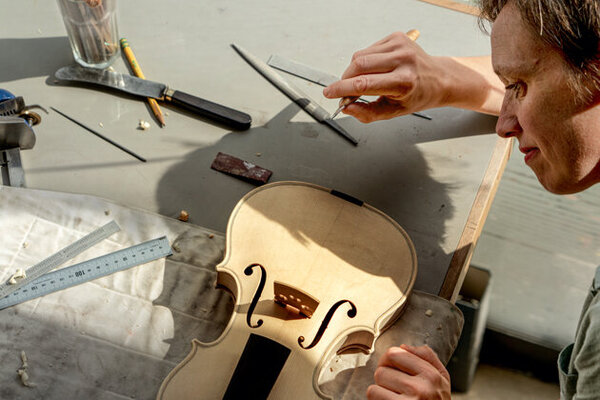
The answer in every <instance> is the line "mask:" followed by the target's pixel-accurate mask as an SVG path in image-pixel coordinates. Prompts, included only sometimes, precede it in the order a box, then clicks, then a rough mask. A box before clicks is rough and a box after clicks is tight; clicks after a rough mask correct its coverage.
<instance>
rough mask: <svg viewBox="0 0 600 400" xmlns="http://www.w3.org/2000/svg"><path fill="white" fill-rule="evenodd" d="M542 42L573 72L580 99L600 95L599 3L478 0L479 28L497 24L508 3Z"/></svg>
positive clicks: (588, 0) (590, 0) (593, 0)
mask: <svg viewBox="0 0 600 400" xmlns="http://www.w3.org/2000/svg"><path fill="white" fill-rule="evenodd" d="M509 1H511V2H513V3H514V5H515V6H516V7H517V9H518V11H519V13H520V14H521V18H523V21H524V22H525V23H526V24H528V26H529V28H530V29H531V30H532V32H533V33H534V34H536V35H539V37H540V39H541V40H542V41H543V42H545V43H546V44H548V45H549V46H551V47H552V48H554V49H556V50H557V51H559V52H560V53H561V54H562V55H563V58H564V59H565V61H566V63H567V65H568V67H569V70H570V72H572V73H571V74H569V75H570V78H571V79H570V84H571V87H572V88H573V89H575V90H576V91H577V92H578V93H579V94H580V96H582V97H583V98H589V97H590V96H593V97H596V96H597V93H598V92H599V91H600V54H599V53H600V49H599V44H600V1H598V0H478V3H479V7H480V10H481V15H480V20H479V21H480V26H481V27H482V28H483V29H484V30H486V31H487V29H486V25H485V21H486V20H487V21H491V22H493V21H495V20H496V18H497V17H498V14H499V13H500V11H501V10H502V8H503V7H504V6H505V5H506V4H507V3H508V2H509Z"/></svg>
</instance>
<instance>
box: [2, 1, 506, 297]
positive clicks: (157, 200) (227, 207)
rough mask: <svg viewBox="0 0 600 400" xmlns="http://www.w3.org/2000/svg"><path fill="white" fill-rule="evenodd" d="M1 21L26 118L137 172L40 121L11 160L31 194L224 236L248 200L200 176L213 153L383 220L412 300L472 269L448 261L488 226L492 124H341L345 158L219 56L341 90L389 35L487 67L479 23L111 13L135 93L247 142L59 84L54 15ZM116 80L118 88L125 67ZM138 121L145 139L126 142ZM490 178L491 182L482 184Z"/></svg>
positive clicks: (32, 8) (443, 14) (20, 5)
mask: <svg viewBox="0 0 600 400" xmlns="http://www.w3.org/2000/svg"><path fill="white" fill-rule="evenodd" d="M3 14H4V15H5V16H10V18H5V19H4V21H3V24H2V26H1V27H0V54H2V57H1V58H0V87H2V88H5V89H8V90H10V91H11V92H13V93H15V94H16V95H21V96H23V97H24V98H25V100H26V102H27V103H28V104H40V105H42V106H44V107H46V108H47V109H48V108H49V107H51V106H52V107H55V108H57V109H58V110H60V111H62V112H64V113H66V114H68V115H69V116H71V117H73V118H75V119H77V120H79V121H81V122H83V123H84V124H87V125H88V126H90V127H92V128H94V129H96V130H98V131H99V132H101V133H102V134H104V135H106V136H107V137H109V138H111V139H112V140H114V141H116V142H118V143H120V144H121V145H123V146H125V147H127V148H129V149H131V150H133V151H134V152H136V153H138V154H140V155H142V156H143V157H145V158H147V159H148V162H146V163H143V162H140V161H138V160H137V159H135V158H133V157H131V156H130V155H128V154H126V153H124V152H122V151H120V150H119V149H117V148H115V147H113V146H111V145H110V144H108V143H106V142H104V141H102V140H100V139H99V138H97V137H96V136H94V135H92V134H90V133H89V132H87V131H85V130H83V129H82V128H80V127H78V126H76V125H75V124H73V123H72V122H70V121H68V120H66V119H65V118H63V117H62V116H60V115H58V114H57V113H55V112H52V111H50V114H49V115H45V114H43V115H42V117H43V121H42V123H41V124H40V125H38V126H36V127H35V131H36V135H37V143H36V145H35V147H34V148H33V149H31V150H27V151H23V152H22V160H23V165H24V169H25V177H26V185H27V186H28V187H30V188H36V189H46V190H53V191H61V192H71V193H83V194H92V195H95V196H100V197H103V198H107V199H110V200H111V201H115V202H117V203H120V204H123V205H125V206H130V207H136V208H141V209H145V210H148V211H152V212H157V213H160V214H162V215H165V216H171V217H177V216H178V215H179V212H180V211H181V210H186V211H187V212H188V213H189V215H190V222H192V223H193V224H196V225H200V226H202V227H205V228H208V229H212V230H216V231H219V232H224V231H225V228H226V225H227V220H228V217H229V214H230V212H231V210H232V209H233V207H234V206H235V204H236V203H237V201H238V200H239V199H240V198H241V197H242V196H243V195H244V194H245V193H247V192H248V191H249V190H251V189H252V188H253V187H254V186H252V185H251V184H249V183H247V182H243V181H241V180H238V179H236V178H234V177H231V176H227V175H224V174H222V173H220V172H217V171H214V170H212V169H210V165H211V163H212V161H213V159H214V158H215V156H216V154H217V153H218V152H224V153H228V154H231V155H234V156H236V157H239V158H241V159H244V160H246V161H249V162H252V163H254V164H257V165H259V166H262V167H264V168H267V169H269V170H272V171H273V176H272V177H271V181H281V180H300V181H306V182H311V183H315V184H319V185H322V186H326V187H330V188H334V189H337V190H339V191H342V192H345V193H347V194H349V195H351V196H354V197H356V198H359V199H361V200H363V201H365V202H367V203H369V204H371V205H373V206H374V207H376V208H378V209H380V210H382V211H383V212H385V213H387V214H388V215H390V216H391V217H392V218H393V219H395V220H396V221H397V222H398V223H399V224H400V225H401V226H403V227H404V228H405V229H406V231H407V232H408V234H409V235H410V237H411V238H412V240H413V241H414V244H415V247H416V250H417V256H418V260H419V274H418V278H417V282H416V286H415V288H416V289H420V290H423V291H426V292H429V293H434V294H438V293H441V292H443V290H442V286H443V285H444V279H445V278H446V275H447V272H448V270H449V266H450V265H451V263H452V265H453V266H452V267H451V268H453V269H454V271H453V272H452V274H454V275H455V278H453V279H454V280H453V281H452V282H454V283H452V282H450V287H449V288H446V293H445V294H444V295H445V297H450V296H449V295H448V294H447V293H452V291H453V290H454V287H453V286H452V284H453V285H454V286H456V282H459V281H460V278H459V276H460V274H461V272H463V271H464V268H465V266H466V262H467V261H468V255H465V254H463V255H462V256H461V257H459V258H460V260H458V261H457V260H456V255H455V251H456V250H457V248H458V247H459V246H460V249H459V250H462V251H463V252H464V250H465V249H467V250H469V249H470V247H469V246H471V244H469V243H467V245H465V243H464V241H465V236H464V235H463V233H464V232H466V231H465V229H467V230H469V229H470V230H471V231H474V232H476V233H477V232H479V230H480V226H479V225H480V224H481V223H482V222H483V220H484V218H480V219H475V220H473V221H475V222H469V221H471V218H472V217H473V207H474V203H475V202H476V197H477V196H483V197H481V198H480V201H482V203H481V204H479V205H477V204H476V206H477V208H478V209H479V211H481V212H480V214H482V215H483V217H485V215H484V214H485V212H484V210H485V209H486V207H487V206H488V205H489V202H490V201H491V198H492V197H493V196H492V195H493V189H494V185H493V183H494V179H496V178H497V177H498V176H499V174H501V170H502V165H503V164H502V160H503V159H505V158H506V157H505V156H506V154H508V153H506V151H507V148H508V147H506V146H497V137H496V136H495V135H494V134H493V130H494V123H495V118H492V117H489V116H485V115H481V114H477V113H474V112H470V111H465V110H458V109H452V108H443V109H434V110H428V111H427V114H428V115H430V116H431V117H432V118H433V119H432V120H431V121H430V120H426V119H422V118H419V117H417V116H413V115H408V116H405V117H401V118H396V119H394V120H391V121H384V122H377V123H373V124H369V125H364V124H361V123H360V122H358V121H356V120H354V119H353V118H350V117H344V116H342V117H341V118H339V120H338V121H339V123H340V124H341V125H342V126H343V127H344V128H345V129H346V130H347V131H348V132H350V134H351V135H353V136H355V137H356V138H358V139H359V144H358V146H357V147H354V146H352V145H351V144H349V143H348V142H346V141H345V140H344V139H342V138H341V137H340V136H338V135H337V134H335V133H333V132H332V131H331V130H330V129H329V128H328V127H327V126H324V125H321V124H319V123H317V122H316V121H315V120H313V119H312V118H311V117H310V116H309V115H307V114H306V113H305V112H304V111H302V110H301V109H300V108H299V107H298V106H296V105H295V104H293V103H292V102H291V101H290V100H289V99H288V98H287V97H285V96H284V95H283V94H281V93H280V92H279V91H278V90H277V89H276V88H275V87H273V86H272V85H271V84H270V83H269V82H268V81H266V80H265V79H264V78H263V77H262V76H260V75H259V74H258V73H257V72H256V71H255V70H254V69H252V68H251V67H250V66H249V65H248V64H246V62H245V61H244V60H242V59H241V58H240V56H239V55H238V54H236V52H235V51H234V50H233V49H232V48H231V47H230V44H231V43H236V44H238V45H240V46H242V47H244V48H245V49H246V50H248V51H250V52H252V53H254V54H255V55H257V56H258V57H260V58H261V59H263V60H265V61H266V60H267V59H268V58H269V56H270V55H271V54H279V55H282V56H284V57H287V58H290V59H293V60H296V61H299V62H301V63H304V64H307V65H310V66H312V67H314V68H317V69H320V70H323V71H326V72H329V73H331V74H335V75H341V73H342V72H343V71H344V69H345V68H346V66H347V65H348V62H349V60H350V57H351V55H352V53H353V52H354V51H356V50H359V49H361V48H364V47H366V46H368V45H370V44H371V43H373V42H375V41H377V40H379V39H381V38H382V37H384V36H386V35H387V34H389V33H391V32H393V31H396V30H402V31H408V30H409V29H412V28H416V29H418V30H419V31H420V32H421V36H420V37H419V39H418V43H419V44H420V45H421V46H422V47H423V48H424V49H425V50H426V51H428V52H429V53H431V54H434V55H483V54H487V53H488V51H489V38H488V37H487V36H486V35H484V34H483V33H481V32H480V31H479V29H478V26H477V21H476V18H475V17H473V16H471V15H467V14H462V13H458V12H455V11H451V10H448V9H444V8H440V7H436V6H434V5H431V4H426V3H423V2H419V1H416V0H404V1H375V2H361V1H350V2H349V1H341V0H334V1H328V2H326V3H322V2H318V1H308V2H299V3H294V2H281V1H275V0H272V1H262V2H260V3H252V2H251V3H247V2H239V1H220V2H209V1H195V2H160V1H156V0H146V1H143V2H142V1H121V2H120V3H119V11H118V18H119V19H118V21H119V29H120V35H121V36H122V37H126V38H127V39H128V40H129V42H130V44H131V46H132V49H133V51H134V52H135V54H136V57H137V60H138V62H139V63H140V65H141V67H142V69H143V71H144V74H145V75H146V78H147V79H151V80H156V81H160V82H164V83H167V84H168V85H170V86H171V87H172V88H175V89H179V90H183V91H186V92H188V93H191V94H195V95H198V96H200V97H204V98H206V99H208V100H211V101H214V102H217V103H221V104H224V105H227V106H229V107H232V108H235V109H238V110H241V111H244V112H246V113H248V114H250V115H251V116H252V119H253V124H252V127H251V129H249V130H247V131H242V132H239V131H230V130H228V129H225V128H223V127H222V126H219V125H217V124H214V123H211V122H210V121H207V120H203V119H200V118H197V117H195V116H193V115H191V114H189V113H186V112H181V111H179V110H177V109H175V108H172V107H170V106H163V107H162V109H163V112H166V113H168V116H167V117H166V127H164V128H162V129H161V128H160V127H159V126H158V125H157V124H156V123H155V121H154V120H153V119H152V116H151V114H150V111H149V108H148V106H147V103H146V102H145V101H144V100H143V99H139V98H135V97H133V96H129V95H123V94H120V93H117V92H114V91H110V90H103V89H102V90H100V89H98V88H96V87H92V86H85V85H67V84H62V83H57V81H56V80H55V79H54V77H53V73H54V72H55V71H56V70H57V69H58V68H59V67H61V66H64V65H67V64H70V63H72V62H73V59H72V55H71V51H70V47H69V44H68V40H67V38H66V32H65V28H64V26H63V22H62V19H61V16H60V14H59V10H58V6H57V4H56V3H55V2H51V1H39V0H23V1H19V2H8V3H6V4H5V5H4V9H3ZM114 68H115V69H116V70H117V71H119V72H123V73H129V69H128V67H127V65H126V63H125V61H124V59H123V58H121V57H120V58H119V59H118V60H117V61H116V63H115V64H114ZM282 74H283V75H284V76H285V77H286V79H289V80H290V81H292V82H293V83H294V84H295V85H296V86H298V87H300V88H301V89H302V90H303V91H305V92H306V93H307V94H309V95H310V96H311V97H313V98H314V99H315V100H316V101H317V102H318V103H319V104H320V105H321V106H323V107H324V108H325V109H327V110H328V111H330V112H333V111H334V110H335V109H336V106H337V101H335V100H328V99H325V98H324V97H323V96H322V94H321V91H322V88H321V87H319V86H317V85H315V84H312V83H309V82H306V81H303V80H301V79H299V78H296V77H292V76H290V75H286V74H284V73H282ZM140 119H143V120H147V121H150V123H151V128H150V129H149V130H146V131H143V130H139V129H137V126H138V121H139V120H140ZM498 152H500V157H498ZM494 157H495V158H494ZM490 160H492V164H490ZM499 160H500V161H499ZM488 167H490V168H491V169H494V170H495V171H496V172H495V175H493V176H492V180H491V181H489V182H487V183H486V181H485V180H486V179H489V176H487V175H486V169H487V168H488ZM492 172H493V171H492ZM493 173H494V172H493ZM482 182H484V184H483V185H482ZM482 210H483V211H482ZM473 225H474V226H473ZM3 234H7V233H6V232H5V233H3ZM472 236H474V237H475V236H476V235H472ZM467 252H468V253H470V252H469V251H467ZM453 257H455V259H454V260H453ZM457 262H458V264H457ZM447 284H448V283H447Z"/></svg>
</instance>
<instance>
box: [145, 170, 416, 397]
mask: <svg viewBox="0 0 600 400" xmlns="http://www.w3.org/2000/svg"><path fill="white" fill-rule="evenodd" d="M416 274H417V260H416V253H415V249H414V246H413V244H412V242H411V241H410V239H409V237H408V235H407V234H406V232H405V231H404V230H403V229H402V228H401V227H400V226H399V225H398V224H397V223H396V222H394V221H393V220H392V219H391V218H390V217H388V216H386V215H385V214H383V213H382V212H380V211H378V210H377V209H375V208H373V207H371V206H369V205H367V204H363V203H362V202H360V201H358V200H356V199H354V198H352V197H350V196H347V195H345V194H342V193H339V192H336V191H332V190H328V189H325V188H323V187H320V186H316V185H312V184H307V183H302V182H278V183H273V184H269V185H265V186H261V187H259V188H257V189H255V190H253V191H251V192H250V193H248V194H247V195H246V196H244V197H243V198H242V199H241V200H240V202H239V203H238V204H237V206H236V207H235V209H234V210H233V212H232V214H231V216H230V219H229V223H228V226H227V245H226V251H225V256H224V259H223V261H222V262H221V263H220V264H219V265H218V266H217V284H218V285H219V286H220V287H223V288H224V289H226V290H228V291H229V292H231V294H232V295H233V298H234V299H235V307H234V311H233V314H232V316H231V320H230V321H229V323H228V325H227V327H226V328H225V330H224V331H223V333H222V335H221V336H220V337H219V338H218V339H217V340H215V341H214V342H211V343H202V342H200V341H198V340H197V339H194V340H193V341H192V350H191V352H190V354H189V355H188V356H187V357H186V358H185V359H184V360H183V361H182V362H181V363H180V364H179V365H178V366H177V367H176V368H175V369H174V370H173V371H171V373H170V374H169V375H168V376H167V378H165V380H164V381H163V383H162V385H161V387H160V390H159V393H158V396H157V398H158V399H162V400H186V399H203V400H204V399H228V400H229V399H302V400H304V399H318V398H325V399H329V398H331V397H329V396H328V395H327V394H326V393H323V392H322V391H321V390H320V389H319V386H318V379H319V375H320V373H321V370H322V369H323V368H324V366H325V365H327V364H326V363H327V362H328V361H329V360H330V359H331V357H333V356H334V355H335V354H336V352H338V353H339V352H342V351H346V350H348V349H359V350H361V351H364V352H369V351H370V350H371V349H372V348H373V345H374V342H375V339H376V338H377V336H378V335H379V334H380V333H381V332H382V331H383V330H384V329H385V328H386V327H388V326H389V325H390V324H391V323H392V322H394V321H395V320H396V319H397V318H398V316H399V315H400V313H401V310H402V308H403V306H404V305H405V303H406V299H407V296H408V295H409V293H410V291H411V289H412V286H413V284H414V281H415V277H416Z"/></svg>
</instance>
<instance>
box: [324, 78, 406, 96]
mask: <svg viewBox="0 0 600 400" xmlns="http://www.w3.org/2000/svg"><path fill="white" fill-rule="evenodd" d="M413 89H414V80H413V77H412V76H410V74H406V75H405V76H402V74H401V73H396V74H393V75H392V74H385V73H384V74H370V75H359V76H356V77H353V78H349V79H342V80H341V81H337V82H334V83H332V84H331V85H329V86H327V87H326V88H325V89H323V95H324V96H325V97H327V98H330V99H335V98H339V97H351V96H388V97H392V96H393V97H402V96H406V95H407V94H408V93H410V92H411V91H412V90H413Z"/></svg>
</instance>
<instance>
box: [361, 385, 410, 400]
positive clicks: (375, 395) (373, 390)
mask: <svg viewBox="0 0 600 400" xmlns="http://www.w3.org/2000/svg"><path fill="white" fill-rule="evenodd" d="M367 399H368V400H401V399H402V396H401V395H400V394H398V393H394V392H392V391H391V390H389V389H386V388H384V387H381V386H379V385H371V386H369V387H368V388H367Z"/></svg>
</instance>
